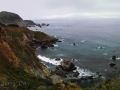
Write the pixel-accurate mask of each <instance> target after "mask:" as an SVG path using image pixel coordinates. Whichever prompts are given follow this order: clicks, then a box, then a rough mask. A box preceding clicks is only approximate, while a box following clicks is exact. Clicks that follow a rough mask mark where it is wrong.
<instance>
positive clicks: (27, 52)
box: [0, 26, 51, 77]
mask: <svg viewBox="0 0 120 90" xmlns="http://www.w3.org/2000/svg"><path fill="white" fill-rule="evenodd" d="M1 28H2V30H1V31H2V33H0V42H1V44H0V53H1V54H2V55H3V56H4V57H5V58H6V59H8V61H9V62H11V63H12V64H13V66H15V67H22V68H23V69H24V70H25V71H27V72H28V73H32V74H35V75H36V76H42V77H44V76H48V75H49V72H48V71H47V69H46V68H45V66H44V65H43V64H41V63H40V62H39V60H38V58H37V57H36V56H35V52H34V49H32V48H31V47H30V46H29V43H30V42H32V40H38V41H40V40H43V36H44V39H49V38H50V39H51V37H50V36H48V35H46V34H43V33H41V32H38V34H39V37H36V33H34V32H32V31H30V30H28V29H27V28H20V27H11V26H7V27H6V26H5V27H1Z"/></svg>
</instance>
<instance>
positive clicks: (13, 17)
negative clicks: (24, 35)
mask: <svg viewBox="0 0 120 90" xmlns="http://www.w3.org/2000/svg"><path fill="white" fill-rule="evenodd" d="M0 23H3V24H6V25H8V24H17V25H19V26H20V27H28V26H32V25H35V23H34V22H33V21H31V20H23V19H22V18H21V17H20V16H19V15H18V14H15V13H12V12H7V11H2V12H0Z"/></svg>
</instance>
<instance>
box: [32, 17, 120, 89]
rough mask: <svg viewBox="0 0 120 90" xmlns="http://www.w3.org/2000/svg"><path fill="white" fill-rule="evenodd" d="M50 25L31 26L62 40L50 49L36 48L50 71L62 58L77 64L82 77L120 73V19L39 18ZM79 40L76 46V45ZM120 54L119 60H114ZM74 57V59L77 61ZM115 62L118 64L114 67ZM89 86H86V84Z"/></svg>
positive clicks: (104, 77)
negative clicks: (56, 59)
mask: <svg viewBox="0 0 120 90" xmlns="http://www.w3.org/2000/svg"><path fill="white" fill-rule="evenodd" d="M35 22H36V23H40V24H41V23H47V24H50V26H43V27H42V28H39V27H30V29H31V30H33V31H41V32H44V33H46V34H48V35H50V36H54V37H56V38H58V39H60V40H61V41H62V42H58V43H56V44H55V45H54V46H55V47H51V48H48V49H41V48H40V47H38V48H37V49H36V54H37V56H38V58H40V59H41V60H42V61H41V62H42V63H43V64H45V65H46V66H47V67H48V69H49V70H54V69H55V67H56V65H59V64H60V61H55V58H61V60H62V59H69V60H71V62H73V63H74V64H75V65H76V66H77V70H78V71H79V73H80V74H79V77H81V76H89V75H95V74H96V72H99V73H100V74H101V75H102V78H101V79H106V78H112V77H114V76H116V75H118V73H119V72H120V66H119V65H120V20H119V19H80V20H36V21H35ZM74 43H75V45H74ZM113 55H116V56H117V59H116V60H112V59H111V58H112V56H113ZM73 59H74V60H73ZM111 62H114V63H115V64H116V66H115V67H116V68H115V67H110V65H109V64H110V63H111ZM86 86H87V85H85V84H84V85H83V87H86Z"/></svg>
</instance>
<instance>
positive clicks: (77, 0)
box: [0, 0, 120, 19]
mask: <svg viewBox="0 0 120 90" xmlns="http://www.w3.org/2000/svg"><path fill="white" fill-rule="evenodd" d="M0 3H1V4H0V11H9V12H14V13H17V14H19V15H20V16H21V17H22V18H23V19H41V18H43V19H44V18H48V19H49V18H52V19H53V18H120V0H0Z"/></svg>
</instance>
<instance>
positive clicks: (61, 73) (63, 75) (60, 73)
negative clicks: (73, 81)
mask: <svg viewBox="0 0 120 90" xmlns="http://www.w3.org/2000/svg"><path fill="white" fill-rule="evenodd" d="M56 75H60V76H61V77H67V76H66V73H65V72H64V71H63V70H62V69H61V68H59V69H58V70H56Z"/></svg>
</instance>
